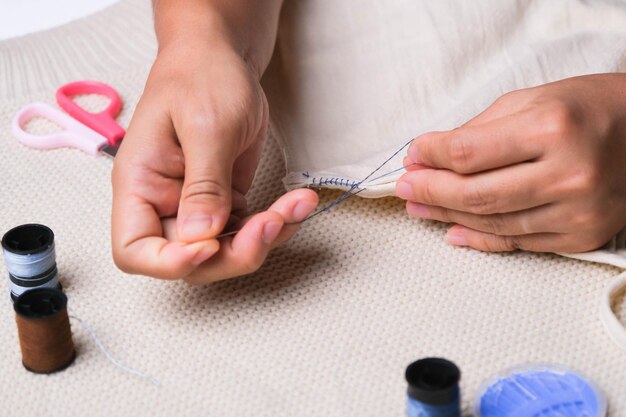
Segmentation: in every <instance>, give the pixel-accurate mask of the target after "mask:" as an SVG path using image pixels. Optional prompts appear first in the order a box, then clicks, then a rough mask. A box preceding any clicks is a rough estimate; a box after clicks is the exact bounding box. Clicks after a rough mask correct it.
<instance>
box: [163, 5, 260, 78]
mask: <svg viewBox="0 0 626 417" xmlns="http://www.w3.org/2000/svg"><path fill="white" fill-rule="evenodd" d="M189 3H190V5H188V6H187V7H185V8H176V9H171V5H170V3H168V2H166V1H161V2H156V3H155V15H156V16H155V30H156V34H157V39H158V45H159V46H158V56H164V55H170V56H172V55H176V56H178V57H184V56H187V57H193V56H194V55H197V56H204V55H205V54H206V52H209V51H210V52H211V53H213V54H214V53H218V54H219V53H227V54H234V55H236V56H238V57H240V58H241V60H242V61H243V62H244V63H245V64H246V65H247V66H248V67H249V68H250V70H251V71H252V73H253V74H254V75H255V76H256V78H257V79H260V78H261V75H262V73H263V70H264V69H265V66H266V65H267V63H265V64H262V63H261V62H264V61H265V60H262V59H259V57H258V55H259V53H257V52H258V51H255V49H258V48H257V45H256V44H253V43H252V42H250V39H249V36H247V33H246V32H245V31H240V30H238V25H237V24H235V23H234V22H232V21H230V20H229V19H228V18H227V17H226V16H225V15H224V13H222V12H220V10H217V9H216V8H215V7H213V6H211V4H210V3H207V2H204V1H200V2H198V1H196V2H193V1H190V2H189ZM239 26H241V25H239ZM261 55H263V54H261ZM267 60H268V61H269V59H267Z"/></svg>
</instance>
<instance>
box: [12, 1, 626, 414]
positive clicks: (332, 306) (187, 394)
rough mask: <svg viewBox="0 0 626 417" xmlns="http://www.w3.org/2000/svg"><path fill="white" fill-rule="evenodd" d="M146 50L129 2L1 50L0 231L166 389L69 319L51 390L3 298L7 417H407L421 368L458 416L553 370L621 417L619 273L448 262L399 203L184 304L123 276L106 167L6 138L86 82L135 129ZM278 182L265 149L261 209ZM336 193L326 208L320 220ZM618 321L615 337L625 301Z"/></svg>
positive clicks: (333, 216)
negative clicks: (449, 371) (25, 241)
mask: <svg viewBox="0 0 626 417" xmlns="http://www.w3.org/2000/svg"><path fill="white" fill-rule="evenodd" d="M155 49H156V48H155V40H154V35H153V32H152V23H151V12H150V4H149V2H147V1H140V0H124V1H122V2H121V3H119V4H116V5H114V6H112V7H111V8H108V9H106V10H104V11H102V12H100V13H98V14H95V15H93V16H90V17H88V18H85V19H83V20H80V21H77V22H74V23H71V24H69V25H66V26H63V27H60V28H57V29H53V30H50V31H46V32H42V33H38V34H33V35H29V36H26V37H22V38H18V39H13V40H9V41H6V42H3V43H0V144H1V145H2V146H0V161H1V163H0V178H2V189H1V191H0V230H1V231H3V232H4V231H6V230H8V229H9V228H11V227H13V226H16V225H18V224H22V223H28V222H39V223H43V224H46V225H48V226H49V227H51V228H52V229H53V230H54V231H55V233H56V247H57V262H58V266H59V272H60V279H61V282H62V284H63V288H64V291H65V292H66V294H67V295H68V298H69V309H70V313H71V314H73V315H75V316H78V317H80V318H81V319H83V320H85V321H86V322H87V323H89V325H90V326H91V328H93V330H94V331H95V332H96V333H97V335H98V337H99V338H100V340H101V341H102V343H103V345H104V346H105V347H106V349H107V350H108V351H109V352H110V353H111V354H112V355H113V356H114V357H115V358H117V359H118V360H119V361H121V362H123V363H124V364H126V365H129V366H132V367H133V368H137V369H140V370H142V371H144V372H146V373H148V374H150V375H151V376H153V377H154V378H156V379H158V381H159V382H160V385H159V386H155V385H153V384H150V382H148V381H147V380H145V379H141V378H137V377H136V376H133V375H129V374H127V373H124V372H121V371H120V370H119V369H118V368H116V367H115V366H113V365H112V364H111V363H110V362H109V361H107V359H106V358H105V356H104V355H103V354H102V353H101V352H100V351H99V350H98V349H97V347H96V345H95V343H94V341H93V340H92V338H91V337H90V335H89V333H88V332H87V331H86V330H85V329H84V328H83V327H81V326H80V325H79V324H78V323H77V322H76V321H72V330H73V335H74V341H75V343H76V346H77V352H78V356H77V359H76V361H75V363H74V364H73V365H72V366H70V367H69V368H67V369H66V370H64V371H63V372H60V373H57V374H52V375H49V376H44V375H35V374H31V373H29V372H27V371H26V370H25V369H24V368H23V367H22V365H21V363H20V361H21V359H20V352H19V346H18V339H17V332H16V327H15V323H14V314H13V310H12V305H11V301H10V299H9V296H8V286H5V287H4V288H5V290H6V296H5V297H0V311H2V312H3V313H2V314H0V335H2V336H0V337H1V338H2V342H1V343H0V358H2V359H1V360H0V375H2V377H0V416H33V415H41V416H112V415H129V416H130V415H132V416H155V415H163V416H171V415H179V416H200V415H202V416H251V415H254V416H258V417H263V416H268V417H270V416H271V417H292V416H303V417H308V416H310V417H314V416H315V417H318V416H325V417H346V416H364V417H365V416H371V417H380V416H402V415H403V413H404V409H405V401H406V394H405V389H406V383H405V381H404V378H403V377H404V375H403V373H404V369H405V367H406V366H407V365H408V364H409V363H410V362H412V361H413V360H415V359H418V358H420V357H424V356H442V357H446V358H449V359H451V360H453V361H455V362H456V363H457V364H458V365H459V367H460V368H461V370H462V373H463V375H462V380H461V389H462V395H463V408H464V415H470V413H471V408H472V404H473V402H474V395H475V394H476V392H477V389H478V387H479V385H480V384H481V382H482V381H483V380H485V379H486V378H487V377H489V376H491V375H493V374H495V373H497V372H499V371H501V370H503V369H506V368H510V367H512V366H515V365H518V364H523V363H530V362H544V363H545V362H548V363H552V362H554V363H559V364H562V365H565V366H568V367H571V368H574V369H576V370H579V371H581V372H583V373H584V374H586V375H587V376H588V377H589V378H591V379H593V380H594V381H595V382H596V383H597V384H598V385H599V386H600V387H601V389H602V390H603V392H604V393H605V394H606V396H607V398H608V401H609V409H610V411H609V414H610V416H612V417H620V416H626V383H625V382H624V381H625V380H626V353H625V352H624V351H623V350H621V349H620V348H619V347H618V346H616V345H615V344H614V343H612V341H611V339H610V338H609V336H608V335H607V333H606V332H605V331H604V328H603V326H602V323H601V322H600V319H599V316H598V306H599V302H600V297H601V294H602V291H603V288H604V287H605V285H606V284H607V282H609V280H611V279H612V278H613V277H615V276H616V275H617V274H618V273H619V272H620V270H619V269H618V268H616V267H612V266H608V265H602V264H597V263H589V262H583V261H579V260H573V259H568V258H564V257H560V256H557V255H554V254H532V253H526V252H516V253H510V254H487V253H481V252H476V251H472V250H469V249H458V248H456V249H455V248H452V247H449V246H447V245H446V244H445V243H444V241H443V234H444V231H445V227H444V225H441V224H436V223H432V222H425V221H424V222H420V221H417V222H416V221H414V220H411V219H409V218H408V217H407V216H406V214H405V213H404V210H403V203H402V202H400V201H399V200H397V199H394V198H390V197H387V198H381V199H359V198H352V199H350V200H348V201H347V202H346V203H345V204H343V205H341V206H338V207H337V208H336V209H334V210H333V211H331V212H330V213H327V214H324V215H322V216H318V217H317V218H316V219H315V220H312V221H311V222H308V223H307V224H305V225H304V227H303V228H302V230H301V231H300V232H299V233H298V235H297V236H296V237H295V238H294V239H293V240H292V241H290V242H289V243H288V244H286V245H285V246H283V247H281V248H279V249H278V250H276V251H275V252H274V253H273V254H272V255H271V256H270V258H269V259H268V260H267V262H266V264H265V266H264V267H263V268H262V269H261V270H260V271H258V272H257V273H255V274H252V275H250V276H246V277H241V278H238V279H235V280H230V281H226V282H220V283H216V284H213V285H209V286H206V287H189V286H187V285H186V284H184V283H181V282H165V281H158V280H155V279H152V278H147V277H141V276H128V275H126V274H124V273H122V272H120V271H119V270H117V269H116V267H115V266H114V264H113V262H112V260H111V255H110V242H109V241H110V220H109V218H110V207H111V190H110V180H109V175H110V170H111V165H112V164H111V161H110V160H108V159H105V158H92V157H90V156H88V155H86V154H84V153H81V152H80V151H76V150H67V149H62V150H54V151H37V150H33V149H29V148H26V147H24V146H22V145H20V144H19V143H18V142H17V141H16V140H15V138H14V137H13V136H12V134H11V131H10V121H11V119H12V117H13V115H14V114H15V112H16V111H17V110H18V109H19V108H20V107H21V106H22V105H24V104H27V103H29V102H31V101H35V100H39V101H47V102H50V103H53V102H54V92H55V90H56V88H57V87H59V86H60V85H62V84H63V83H65V82H69V81H74V80H79V79H97V80H101V81H104V82H107V83H109V84H111V85H113V86H114V87H115V88H116V89H117V90H118V91H119V92H120V93H121V96H122V99H123V101H124V104H125V107H124V110H123V112H122V114H121V116H120V118H119V119H118V120H119V121H120V123H121V124H122V125H124V126H126V125H127V124H128V121H129V119H130V115H131V114H132V111H133V108H134V106H135V104H136V103H137V101H138V99H139V96H140V94H141V92H142V88H143V84H144V81H145V78H146V75H147V71H148V69H149V65H150V63H151V60H152V59H153V57H154V53H155ZM91 104H93V103H91ZM85 105H87V106H89V105H90V103H89V99H87V102H86V103H85ZM45 128H47V127H46V126H43V125H41V126H38V125H35V126H34V127H33V129H34V130H37V129H42V130H43V129H45ZM284 174H285V169H284V161H283V158H282V154H281V150H280V148H279V147H278V145H277V144H276V142H275V141H274V140H270V141H269V142H268V145H267V146H266V149H265V152H264V157H263V160H262V162H261V165H260V167H259V170H258V173H257V177H256V179H255V183H254V186H253V189H252V190H251V191H250V201H251V208H252V209H253V210H258V209H263V208H265V207H267V206H268V205H269V204H270V203H271V202H272V201H273V200H274V199H275V198H276V197H277V196H279V195H280V194H281V193H283V192H284V189H283V186H282V184H281V178H282V177H283V176H284ZM338 195H339V194H338V192H337V191H329V190H323V191H321V192H320V196H321V198H322V203H323V202H329V201H331V200H332V199H333V198H336V197H337V196H338ZM2 267H3V268H2V270H3V271H4V265H2ZM5 285H6V284H5ZM614 310H615V311H616V313H617V314H618V316H619V317H620V318H621V320H622V322H623V323H626V301H623V300H618V302H617V305H615V306H614Z"/></svg>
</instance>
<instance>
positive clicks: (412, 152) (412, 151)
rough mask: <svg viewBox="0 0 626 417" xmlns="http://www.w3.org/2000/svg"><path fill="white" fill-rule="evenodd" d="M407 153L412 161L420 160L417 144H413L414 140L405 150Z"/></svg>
mask: <svg viewBox="0 0 626 417" xmlns="http://www.w3.org/2000/svg"><path fill="white" fill-rule="evenodd" d="M407 154H408V155H409V158H410V159H411V160H412V161H413V162H417V163H419V162H420V155H419V151H418V150H417V145H416V144H415V141H413V143H412V144H411V146H410V147H409V151H408V152H407Z"/></svg>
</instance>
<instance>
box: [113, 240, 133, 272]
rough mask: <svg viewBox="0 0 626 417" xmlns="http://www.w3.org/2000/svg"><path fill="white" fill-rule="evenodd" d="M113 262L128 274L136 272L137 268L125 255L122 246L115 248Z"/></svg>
mask: <svg viewBox="0 0 626 417" xmlns="http://www.w3.org/2000/svg"><path fill="white" fill-rule="evenodd" d="M112 255H113V262H114V263H115V265H116V266H117V267H118V268H119V269H120V270H121V271H122V272H125V273H127V274H136V273H137V270H136V269H135V268H134V267H133V266H132V264H131V262H129V259H128V257H127V256H125V255H124V253H123V252H122V250H121V249H120V248H117V247H114V248H113V252H112Z"/></svg>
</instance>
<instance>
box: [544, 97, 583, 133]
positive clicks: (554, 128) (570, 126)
mask: <svg viewBox="0 0 626 417" xmlns="http://www.w3.org/2000/svg"><path fill="white" fill-rule="evenodd" d="M542 114H543V116H542V125H543V127H544V130H545V132H546V133H549V134H556V135H559V136H566V135H570V134H572V133H573V132H574V131H575V130H576V129H577V128H578V127H579V122H580V114H579V111H578V109H577V108H576V106H575V105H573V104H572V103H569V102H566V101H563V100H553V101H551V102H548V103H547V104H545V105H544V108H543V110H542Z"/></svg>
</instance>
